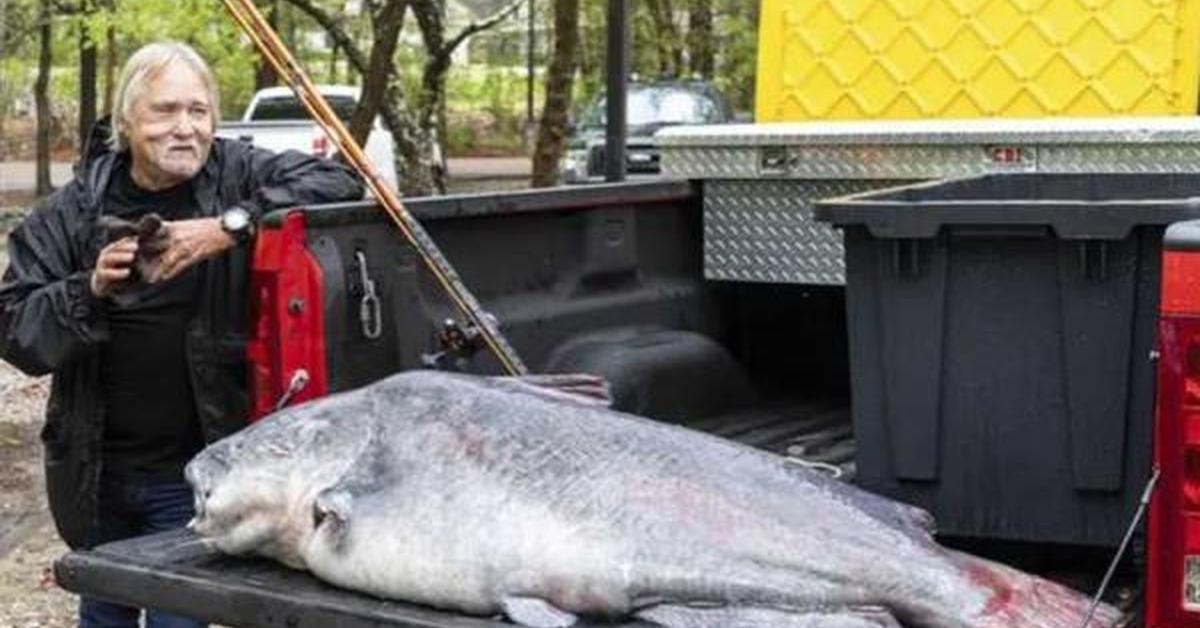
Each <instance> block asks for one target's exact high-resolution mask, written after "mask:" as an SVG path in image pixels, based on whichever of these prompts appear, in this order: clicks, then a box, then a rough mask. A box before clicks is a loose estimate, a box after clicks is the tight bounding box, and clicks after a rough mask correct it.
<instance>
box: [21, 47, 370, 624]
mask: <svg viewBox="0 0 1200 628" xmlns="http://www.w3.org/2000/svg"><path fill="white" fill-rule="evenodd" d="M115 96H116V100H115V103H114V116H113V117H114V123H113V124H112V127H111V129H109V128H105V123H104V122H102V123H101V124H100V125H98V127H97V130H96V131H94V132H93V136H92V138H91V141H90V145H89V147H88V150H87V151H86V154H85V155H84V156H83V157H82V159H81V160H80V162H79V165H78V166H77V167H76V175H75V179H74V181H72V182H71V183H70V184H69V185H67V186H66V187H64V188H62V189H61V190H59V191H57V192H56V193H55V194H53V195H52V196H50V197H49V198H48V199H46V200H45V201H44V202H43V203H42V204H41V205H40V206H39V207H38V208H37V209H36V210H35V211H34V212H33V213H32V214H31V215H30V216H29V217H28V218H27V219H26V220H25V221H24V222H23V223H22V224H21V225H20V226H19V227H18V228H17V229H16V230H15V231H13V232H12V234H11V235H10V237H9V243H8V251H9V257H10V261H9V267H8V270H7V272H6V273H5V275H4V278H3V283H2V285H0V334H2V335H0V355H2V357H3V358H4V359H6V360H8V361H9V362H11V363H12V364H14V365H16V366H17V367H18V368H20V369H21V370H22V371H24V372H26V373H29V374H43V373H53V374H54V377H53V383H52V387H51V393H50V400H49V403H48V405H47V409H46V425H45V428H44V430H43V432H42V440H43V442H44V445H45V459H46V484H47V492H48V494H49V502H50V507H51V511H52V512H53V515H54V520H55V523H56V524H57V526H58V530H59V532H60V534H61V535H62V537H63V539H64V540H65V541H66V542H67V543H68V544H69V545H70V546H71V547H73V548H79V547H90V546H92V545H95V544H98V543H104V542H108V541H113V540H117V539H121V538H126V537H131V536H136V535H141V534H146V533H151V532H158V531H162V530H168V529H172V528H176V527H181V526H183V525H185V524H186V523H187V521H188V520H189V518H190V517H191V516H192V496H191V492H190V490H189V489H188V487H187V485H186V484H185V483H184V482H183V479H182V469H183V466H184V464H185V463H187V461H188V460H189V459H190V458H191V457H192V456H193V455H194V454H195V453H197V452H198V451H199V450H200V449H201V448H202V447H203V446H204V445H205V443H207V442H212V441H214V440H216V439H218V438H221V437H223V436H225V435H228V434H230V433H231V432H233V431H235V430H237V429H238V428H239V427H240V426H241V425H243V422H244V420H245V416H246V409H247V400H246V392H245V381H246V373H245V370H246V369H245V365H244V363H243V361H242V353H243V351H242V349H243V346H244V341H245V333H246V327H247V320H246V318H247V295H246V281H247V267H248V262H249V253H250V247H249V242H250V241H251V239H252V238H253V235H254V227H255V221H256V219H257V218H258V217H259V216H260V215H261V214H262V213H263V212H264V211H266V210H269V209H271V208H276V207H286V206H292V205H298V204H307V203H319V202H328V201H343V200H351V199H357V198H361V197H362V194H363V190H362V186H361V183H360V181H359V180H358V179H357V177H355V176H354V174H353V173H352V172H351V171H349V170H347V169H346V168H344V167H343V166H341V165H338V164H336V163H334V162H331V161H326V160H321V159H317V158H314V157H310V156H308V155H304V154H301V153H297V152H290V151H289V152H284V153H280V154H274V153H271V152H270V151H266V150H262V149H256V148H254V147H252V146H249V145H246V144H244V143H241V142H235V141H226V140H223V139H214V138H213V130H214V125H215V122H216V119H217V115H218V113H217V112H218V94H217V87H216V83H215V81H214V79H213V75H212V73H211V72H210V71H209V69H208V67H207V65H206V64H205V63H204V61H203V60H202V59H201V58H200V57H199V56H198V55H197V54H196V52H195V51H193V50H192V49H191V48H189V47H187V46H185V45H182V44H178V43H156V44H151V45H148V46H146V47H144V48H142V49H140V50H138V51H137V52H136V53H134V54H133V56H132V57H130V59H129V60H128V62H127V63H126V65H125V67H124V69H123V70H122V73H121V79H120V83H119V86H118V90H117V92H116V94H115ZM150 212H154V213H156V214H159V215H160V216H161V217H162V218H163V220H165V221H166V222H165V230H160V232H159V235H160V238H159V240H160V244H162V245H163V246H165V250H162V252H161V255H158V256H156V260H157V262H158V263H157V266H156V267H155V268H154V270H153V272H151V273H149V275H150V276H139V275H137V274H133V275H131V272H132V270H133V269H134V268H135V265H134V262H135V257H138V255H137V253H138V246H139V245H138V240H137V239H136V238H134V237H127V238H122V239H118V240H116V241H113V242H107V241H106V239H105V238H106V236H105V230H104V229H102V228H100V226H99V225H98V221H99V220H100V219H101V217H102V216H110V217H115V218H120V219H125V220H130V221H136V220H138V219H139V218H140V217H141V216H143V215H145V214H147V213H150ZM164 240H165V243H164V242H163V241H164ZM156 253H157V251H156ZM142 257H144V255H143V256H142ZM139 267H140V266H139ZM138 615H139V611H138V609H133V608H126V607H121V606H117V605H113V604H109V603H106V602H101V601H99V600H90V599H84V600H83V601H82V603H81V605H80V625H81V626H83V627H85V628H91V627H100V626H105V627H118V626H128V627H130V628H133V627H134V626H137V625H138ZM146 625H147V626H148V627H150V628H163V627H167V626H172V627H175V626H196V625H199V624H198V623H197V622H195V621H193V620H190V619H187V618H181V617H178V616H173V615H169V614H166V613H160V612H154V611H150V612H148V613H147V617H146Z"/></svg>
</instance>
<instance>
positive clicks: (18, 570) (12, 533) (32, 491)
mask: <svg viewBox="0 0 1200 628" xmlns="http://www.w3.org/2000/svg"><path fill="white" fill-rule="evenodd" d="M2 214H3V211H2V210H0V215H2ZM5 266H7V259H6V258H3V257H2V256H0V268H3V267H5ZM49 381H50V380H49V378H46V377H37V378H34V377H27V376H25V375H23V374H22V373H21V372H20V371H17V370H16V369H15V368H13V367H11V366H9V365H8V364H7V363H4V362H0V408H3V410H2V411H0V469H3V472H2V473H0V626H5V627H11V628H59V627H63V628H65V627H67V626H73V625H75V605H76V598H75V596H73V595H71V594H69V593H67V592H66V591H63V590H62V589H60V588H58V587H57V586H56V585H55V584H54V579H53V577H52V574H51V565H52V563H53V562H54V560H55V559H56V558H58V557H59V556H61V555H62V554H63V553H64V552H66V551H67V548H66V546H64V545H63V544H62V542H61V541H60V540H59V539H58V535H57V533H56V532H55V530H54V524H53V523H51V521H50V513H49V511H48V510H47V508H46V500H45V493H44V491H43V486H44V481H43V477H42V451H41V446H40V444H39V443H38V430H39V429H41V423H42V412H43V411H44V409H45V406H46V393H47V391H48V386H49Z"/></svg>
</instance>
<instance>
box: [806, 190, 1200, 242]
mask: <svg viewBox="0 0 1200 628" xmlns="http://www.w3.org/2000/svg"><path fill="white" fill-rule="evenodd" d="M814 216H815V217H816V219H817V220H820V221H823V222H828V223H831V224H833V225H834V226H838V227H846V226H865V227H866V228H867V230H868V232H870V233H871V235H873V236H875V237H878V238H932V237H934V236H936V235H937V234H938V232H939V231H940V230H941V229H942V227H946V226H955V225H960V226H978V227H986V226H995V227H1018V226H1043V227H1048V228H1050V229H1053V230H1054V232H1055V233H1056V234H1057V235H1058V237H1060V238H1064V239H1096V240H1120V239H1124V238H1125V237H1126V236H1128V235H1129V233H1130V231H1131V230H1132V229H1133V228H1134V227H1137V226H1140V225H1167V224H1170V223H1173V222H1178V221H1180V220H1187V219H1192V218H1200V174H1007V175H1005V174H1000V175H985V176H979V177H968V178H962V179H949V180H943V181H934V182H926V183H917V184H913V185H906V186H902V187H894V188H887V189H884V190H876V191H873V192H867V193H863V194H856V195H852V196H845V197H841V198H835V199H829V200H824V201H820V202H818V203H817V205H816V208H815V210H814Z"/></svg>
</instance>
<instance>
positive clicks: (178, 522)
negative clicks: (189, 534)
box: [79, 478, 206, 628]
mask: <svg viewBox="0 0 1200 628" xmlns="http://www.w3.org/2000/svg"><path fill="white" fill-rule="evenodd" d="M99 514H100V521H99V524H100V527H99V531H100V538H99V543H109V542H112V541H119V540H121V539H128V538H132V537H135V536H143V535H146V534H153V533H155V532H166V531H167V530H174V529H177V528H182V527H183V526H184V525H186V524H187V522H188V520H189V519H191V518H192V515H193V505H192V489H191V487H189V486H188V485H187V484H185V483H183V482H180V481H170V480H167V481H163V480H158V481H130V480H120V481H118V480H112V479H107V478H106V479H105V481H103V482H102V483H101V486H100V513H99ZM140 614H141V609H137V608H131V607H129V606H121V605H119V604H113V603H111V602H105V601H102V600H97V599H94V598H86V597H85V598H82V599H81V600H80V601H79V628H137V626H138V615H140ZM205 625H206V624H204V623H203V622H200V621H197V620H195V619H191V618H188V617H181V616H179V615H173V614H171V613H164V612H161V611H154V610H147V611H146V628H204V626H205Z"/></svg>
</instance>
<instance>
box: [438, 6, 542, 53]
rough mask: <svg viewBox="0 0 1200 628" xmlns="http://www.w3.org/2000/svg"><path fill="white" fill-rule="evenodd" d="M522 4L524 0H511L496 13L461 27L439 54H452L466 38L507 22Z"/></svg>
mask: <svg viewBox="0 0 1200 628" xmlns="http://www.w3.org/2000/svg"><path fill="white" fill-rule="evenodd" d="M523 4H525V0H513V2H511V3H509V4H508V6H506V7H504V8H502V9H500V10H499V11H496V12H495V13H493V14H492V15H490V16H488V17H486V18H484V19H482V20H480V21H478V22H475V21H472V22H471V23H470V24H467V25H466V26H465V27H463V29H462V31H460V32H459V33H458V34H457V35H455V36H454V37H451V38H450V40H449V41H447V42H446V44H445V45H444V46H442V50H441V53H442V54H445V55H448V54H450V53H452V52H454V50H455V49H456V48H458V47H459V46H460V45H462V43H463V42H464V41H466V40H467V38H468V37H470V36H471V35H474V34H475V33H478V32H480V31H486V30H488V29H489V28H492V27H494V26H496V25H497V24H499V23H500V22H503V21H504V20H507V19H508V18H509V17H511V16H512V15H513V14H514V13H516V12H517V9H519V8H521V5H523Z"/></svg>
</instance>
